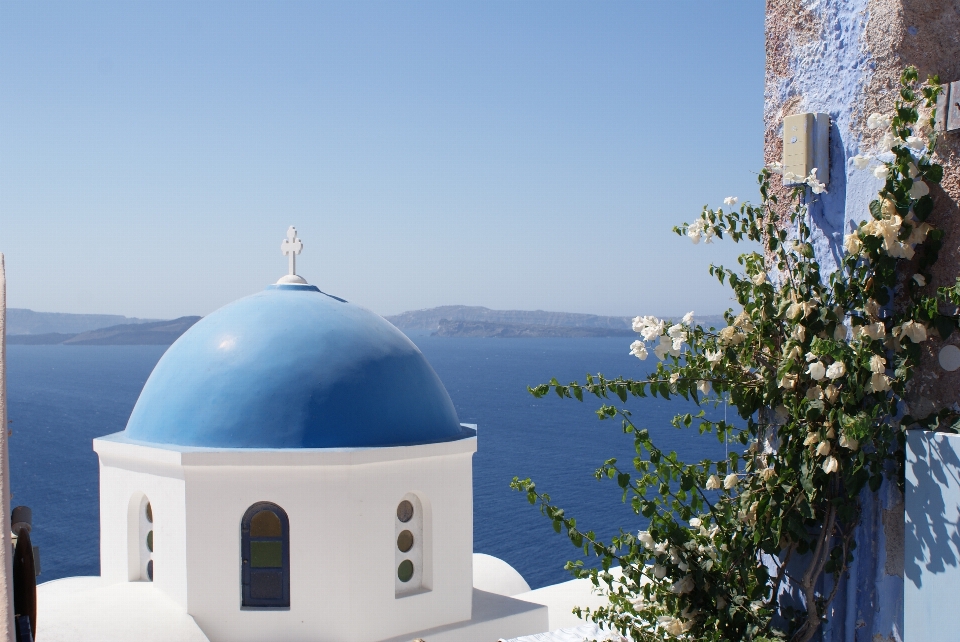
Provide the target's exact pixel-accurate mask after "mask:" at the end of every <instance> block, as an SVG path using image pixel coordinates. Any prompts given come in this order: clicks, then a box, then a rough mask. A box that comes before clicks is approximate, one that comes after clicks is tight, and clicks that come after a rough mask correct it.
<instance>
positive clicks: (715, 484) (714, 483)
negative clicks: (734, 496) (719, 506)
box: [705, 475, 721, 490]
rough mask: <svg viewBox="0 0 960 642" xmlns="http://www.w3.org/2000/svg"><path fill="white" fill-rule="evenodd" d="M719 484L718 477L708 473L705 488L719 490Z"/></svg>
mask: <svg viewBox="0 0 960 642" xmlns="http://www.w3.org/2000/svg"><path fill="white" fill-rule="evenodd" d="M720 485H721V484H720V478H719V477H717V476H716V475H710V477H709V478H708V479H707V484H706V486H705V488H706V489H707V490H719V489H720Z"/></svg>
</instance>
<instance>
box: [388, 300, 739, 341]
mask: <svg viewBox="0 0 960 642" xmlns="http://www.w3.org/2000/svg"><path fill="white" fill-rule="evenodd" d="M386 319H387V321H389V322H390V323H392V324H393V325H395V326H397V327H398V328H399V329H401V330H403V331H404V332H411V331H412V332H430V333H432V334H435V335H437V336H441V337H475V338H481V337H483V338H489V337H497V338H525V337H615V336H624V337H626V336H631V335H633V330H632V327H633V318H632V317H605V316H599V315H595V314H577V313H571V312H547V311H544V310H532V311H531V310H491V309H490V308H484V307H480V306H467V305H444V306H440V307H438V308H430V309H429V310H414V311H411V312H403V313H401V314H396V315H393V316H389V317H386ZM696 322H697V323H700V324H702V325H706V326H708V327H709V326H711V325H713V326H722V325H726V324H725V323H724V321H723V317H722V316H720V315H710V316H702V317H696Z"/></svg>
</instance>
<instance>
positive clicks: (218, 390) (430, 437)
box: [123, 277, 463, 448]
mask: <svg viewBox="0 0 960 642" xmlns="http://www.w3.org/2000/svg"><path fill="white" fill-rule="evenodd" d="M296 278H298V279H299V277H296ZM301 281H302V280H301ZM123 434H124V436H125V437H127V438H128V439H131V440H134V441H141V442H149V443H158V444H172V445H177V446H197V447H210V448H351V447H378V446H401V445H413V444H424V443H433V442H440V441H449V440H453V439H457V438H460V437H462V436H463V432H462V429H461V427H460V422H459V421H458V419H457V414H456V411H455V410H454V407H453V403H452V402H451V401H450V396H449V395H448V394H447V391H446V390H445V389H444V387H443V384H442V383H441V382H440V379H439V378H438V377H437V375H436V373H435V372H434V371H433V368H431V367H430V364H429V363H427V360H426V359H425V358H424V357H423V355H422V354H421V353H420V350H418V349H417V347H416V346H415V345H414V344H413V342H411V341H410V340H409V339H408V338H407V337H406V336H404V335H403V333H401V332H400V331H399V330H397V329H396V328H395V327H393V326H392V325H391V324H390V323H388V322H387V321H385V320H384V319H382V318H381V317H379V316H377V315H376V314H374V313H372V312H370V311H368V310H365V309H364V308H361V307H359V306H356V305H353V304H351V303H348V302H346V301H344V300H342V299H339V298H337V297H334V296H330V295H328V294H324V293H323V292H321V291H320V290H319V289H317V288H316V287H314V286H312V285H301V284H279V285H272V286H269V287H268V288H267V289H266V290H265V291H263V292H260V293H258V294H254V295H252V296H248V297H246V298H243V299H240V300H239V301H235V302H234V303H231V304H229V305H226V306H224V307H222V308H220V309H219V310H217V311H216V312H213V313H212V314H210V315H208V316H207V317H205V318H204V319H201V320H200V321H199V322H197V323H196V325H194V326H193V327H192V328H190V329H189V330H188V331H187V332H186V333H184V334H183V336H181V337H180V338H179V339H178V340H177V341H176V343H174V344H173V345H172V346H170V348H169V349H168V350H167V352H166V353H165V354H164V355H163V357H162V358H161V359H160V361H159V362H158V363H157V365H156V367H155V368H154V370H153V373H152V374H151V375H150V378H149V379H148V380H147V383H146V385H144V387H143V391H142V392H141V393H140V398H139V399H138V400H137V405H136V407H134V409H133V413H132V414H131V415H130V420H129V422H128V423H127V428H126V430H125V431H124V433H123Z"/></svg>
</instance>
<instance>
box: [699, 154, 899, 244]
mask: <svg viewBox="0 0 960 642" xmlns="http://www.w3.org/2000/svg"><path fill="white" fill-rule="evenodd" d="M889 174H890V168H889V167H887V166H886V165H877V166H876V167H874V168H873V175H874V176H876V177H877V178H879V179H880V180H881V181H885V180H887V176H888V175H889ZM694 243H696V241H694Z"/></svg>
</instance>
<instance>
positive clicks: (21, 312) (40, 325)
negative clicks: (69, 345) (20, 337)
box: [7, 308, 157, 335]
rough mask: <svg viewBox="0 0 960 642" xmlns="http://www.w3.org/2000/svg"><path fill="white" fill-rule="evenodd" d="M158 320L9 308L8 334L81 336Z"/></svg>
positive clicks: (117, 315)
mask: <svg viewBox="0 0 960 642" xmlns="http://www.w3.org/2000/svg"><path fill="white" fill-rule="evenodd" d="M153 321H157V319H136V318H131V317H124V316H121V315H119V314H68V313H64V312H34V311H33V310H27V309H25V308H7V334H8V335H11V334H52V333H57V334H79V333H81V332H89V331H90V330H98V329H100V328H106V327H109V326H112V325H121V324H131V323H151V322H153Z"/></svg>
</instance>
